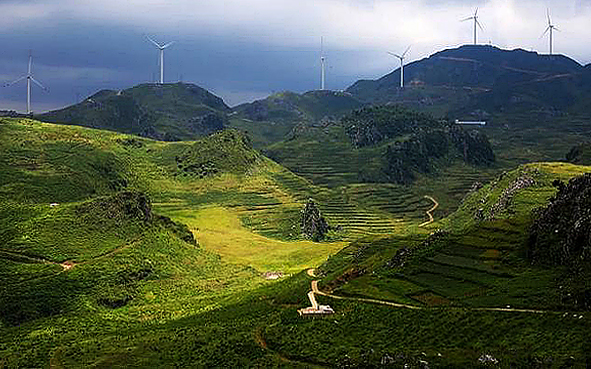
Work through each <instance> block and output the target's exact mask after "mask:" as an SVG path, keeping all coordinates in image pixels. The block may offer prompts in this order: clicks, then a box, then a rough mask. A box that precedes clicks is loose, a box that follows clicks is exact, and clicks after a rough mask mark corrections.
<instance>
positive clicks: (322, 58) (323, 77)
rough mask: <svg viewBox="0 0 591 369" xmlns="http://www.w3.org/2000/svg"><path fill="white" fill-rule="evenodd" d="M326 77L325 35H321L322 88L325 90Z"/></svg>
mask: <svg viewBox="0 0 591 369" xmlns="http://www.w3.org/2000/svg"><path fill="white" fill-rule="evenodd" d="M325 79H326V58H325V57H324V37H320V89H321V90H324V88H325Z"/></svg>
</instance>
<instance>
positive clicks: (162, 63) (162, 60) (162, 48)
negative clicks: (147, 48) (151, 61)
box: [146, 36, 174, 85]
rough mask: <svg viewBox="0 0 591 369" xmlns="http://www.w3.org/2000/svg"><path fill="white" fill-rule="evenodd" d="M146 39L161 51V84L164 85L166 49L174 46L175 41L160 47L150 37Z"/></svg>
mask: <svg viewBox="0 0 591 369" xmlns="http://www.w3.org/2000/svg"><path fill="white" fill-rule="evenodd" d="M146 37H147V38H148V40H150V42H152V43H153V44H154V45H155V46H156V47H157V48H158V49H159V50H160V84H161V85H162V84H164V49H166V48H167V47H169V46H171V45H172V44H174V41H172V42H169V43H167V44H164V45H160V44H159V43H158V42H156V41H154V40H152V39H151V38H150V36H146Z"/></svg>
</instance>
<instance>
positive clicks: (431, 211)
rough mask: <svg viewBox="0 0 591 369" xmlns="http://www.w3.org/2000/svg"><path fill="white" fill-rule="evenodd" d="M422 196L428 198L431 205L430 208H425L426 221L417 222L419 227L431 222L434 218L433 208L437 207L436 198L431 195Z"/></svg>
mask: <svg viewBox="0 0 591 369" xmlns="http://www.w3.org/2000/svg"><path fill="white" fill-rule="evenodd" d="M423 197H424V198H426V199H429V200H431V201H433V207H432V208H431V209H429V210H427V215H428V216H429V220H428V221H426V222H425V223H421V224H419V227H424V226H426V225H427V224H431V223H433V221H434V220H435V219H434V218H433V212H434V211H435V209H437V208H438V207H439V203H438V202H437V200H435V199H434V198H432V197H431V196H428V195H425V196H423Z"/></svg>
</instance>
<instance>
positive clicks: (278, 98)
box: [230, 91, 364, 148]
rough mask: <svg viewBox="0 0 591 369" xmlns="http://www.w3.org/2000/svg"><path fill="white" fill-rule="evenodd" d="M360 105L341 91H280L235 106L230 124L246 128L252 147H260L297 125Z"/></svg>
mask: <svg viewBox="0 0 591 369" xmlns="http://www.w3.org/2000/svg"><path fill="white" fill-rule="evenodd" d="M363 105H364V104H363V103H361V102H360V101H359V100H357V99H355V98H354V97H352V96H351V95H350V94H347V93H343V92H336V91H310V92H306V93H304V94H296V93H293V92H280V93H276V94H273V95H271V96H269V97H267V98H266V99H263V100H258V101H255V102H252V103H246V104H242V105H239V106H237V107H235V108H234V111H235V115H233V116H232V119H231V121H230V125H231V126H232V127H233V128H236V129H239V130H242V131H247V132H248V134H249V135H250V136H251V137H252V138H253V144H254V146H255V147H258V148H262V147H265V146H267V145H269V144H273V143H275V142H278V141H281V140H284V139H286V138H287V137H288V135H289V134H290V132H292V130H294V129H295V128H296V127H297V126H298V125H299V126H310V125H319V124H326V123H328V122H334V121H336V120H337V119H339V118H340V117H342V116H343V115H344V114H347V113H349V112H350V111H351V110H353V109H357V108H359V107H361V106H363Z"/></svg>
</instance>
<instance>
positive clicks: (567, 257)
mask: <svg viewBox="0 0 591 369" xmlns="http://www.w3.org/2000/svg"><path fill="white" fill-rule="evenodd" d="M553 184H554V185H555V186H556V187H558V193H557V194H556V196H555V197H554V198H552V199H551V200H550V204H549V205H548V207H547V208H546V209H544V210H543V211H541V212H540V214H539V218H538V220H537V221H536V222H535V224H534V225H533V227H532V230H531V239H530V255H531V258H532V261H534V262H536V263H543V264H551V265H573V266H575V265H579V264H581V263H583V262H587V263H589V262H591V174H585V175H583V176H580V177H576V178H573V179H571V180H570V181H569V182H568V184H566V185H565V184H564V183H563V182H561V181H558V180H557V181H555V182H554V183H553Z"/></svg>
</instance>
